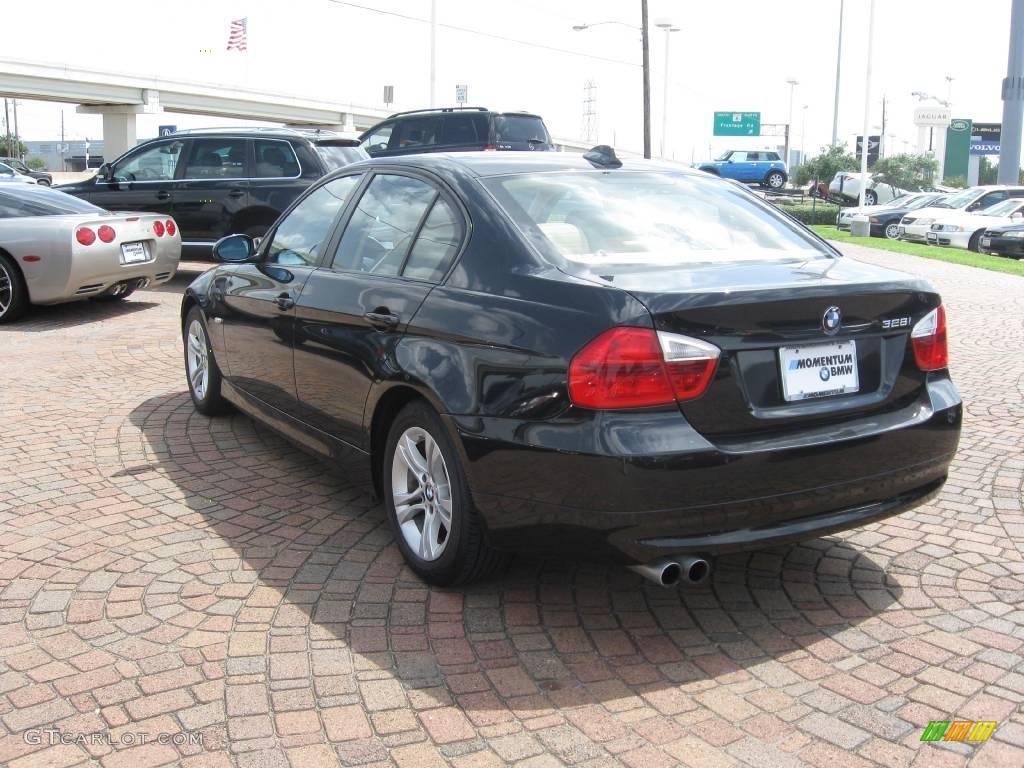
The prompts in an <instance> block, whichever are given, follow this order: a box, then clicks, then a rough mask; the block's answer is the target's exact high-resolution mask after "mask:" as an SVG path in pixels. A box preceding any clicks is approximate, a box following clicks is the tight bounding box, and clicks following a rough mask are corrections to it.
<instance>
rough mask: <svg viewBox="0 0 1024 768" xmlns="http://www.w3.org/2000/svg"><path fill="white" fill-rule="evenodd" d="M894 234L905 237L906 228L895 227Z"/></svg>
mask: <svg viewBox="0 0 1024 768" xmlns="http://www.w3.org/2000/svg"><path fill="white" fill-rule="evenodd" d="M896 234H897V235H905V234H907V228H906V227H896Z"/></svg>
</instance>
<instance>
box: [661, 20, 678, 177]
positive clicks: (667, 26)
mask: <svg viewBox="0 0 1024 768" xmlns="http://www.w3.org/2000/svg"><path fill="white" fill-rule="evenodd" d="M656 26H657V27H658V28H659V29H664V30H665V83H664V89H663V90H662V94H661V149H660V151H659V152H658V156H659V157H661V159H662V160H664V159H665V137H666V136H667V135H668V73H669V69H668V55H669V50H670V49H671V40H672V33H673V32H678V31H679V27H673V26H672V24H671V22H667V21H662V22H659V23H658V24H657V25H656Z"/></svg>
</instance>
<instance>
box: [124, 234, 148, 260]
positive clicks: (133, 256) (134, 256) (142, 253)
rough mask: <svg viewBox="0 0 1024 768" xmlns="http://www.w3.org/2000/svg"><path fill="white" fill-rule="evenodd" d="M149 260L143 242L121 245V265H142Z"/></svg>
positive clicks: (136, 241)
mask: <svg viewBox="0 0 1024 768" xmlns="http://www.w3.org/2000/svg"><path fill="white" fill-rule="evenodd" d="M149 260H150V256H149V248H148V247H147V246H146V242H145V241H144V240H134V241H132V242H130V243H121V264H123V265H126V266H127V265H131V264H144V263H146V262H147V261H149Z"/></svg>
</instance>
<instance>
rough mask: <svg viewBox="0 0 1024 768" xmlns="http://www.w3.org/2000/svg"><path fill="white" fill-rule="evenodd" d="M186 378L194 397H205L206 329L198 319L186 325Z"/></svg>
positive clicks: (207, 352) (207, 367) (208, 370)
mask: <svg viewBox="0 0 1024 768" xmlns="http://www.w3.org/2000/svg"><path fill="white" fill-rule="evenodd" d="M186 343H187V344H188V380H189V382H190V383H191V384H192V392H193V393H194V394H195V396H196V398H197V399H199V400H202V399H203V398H204V397H206V386H207V384H208V382H209V380H210V358H209V349H208V347H207V345H206V331H205V330H204V329H203V324H202V323H201V322H199V320H193V321H192V324H191V325H189V327H188V338H187V339H186Z"/></svg>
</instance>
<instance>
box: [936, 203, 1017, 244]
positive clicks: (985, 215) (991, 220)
mask: <svg viewBox="0 0 1024 768" xmlns="http://www.w3.org/2000/svg"><path fill="white" fill-rule="evenodd" d="M1013 224H1024V198H1020V197H1011V198H1010V199H1009V200H1003V202H1001V203H996V204H995V205H993V206H991V207H989V208H985V209H984V210H981V211H975V212H974V213H957V214H955V215H952V216H944V217H941V218H938V219H936V220H935V223H934V224H932V229H931V231H930V232H929V233H928V235H927V241H928V244H929V245H946V246H949V247H951V248H967V249H969V250H972V251H978V252H980V251H981V236H982V235H983V234H984V233H985V230H986V229H990V228H991V227H1000V226H1011V225H1013Z"/></svg>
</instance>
